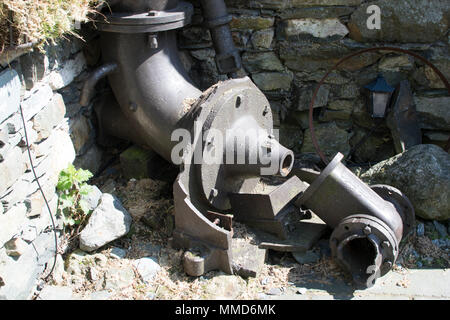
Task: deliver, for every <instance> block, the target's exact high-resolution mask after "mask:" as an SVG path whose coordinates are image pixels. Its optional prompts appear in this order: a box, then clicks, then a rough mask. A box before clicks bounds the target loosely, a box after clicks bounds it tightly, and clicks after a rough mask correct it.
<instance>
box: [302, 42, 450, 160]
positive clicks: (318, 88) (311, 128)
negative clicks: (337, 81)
mask: <svg viewBox="0 0 450 320" xmlns="http://www.w3.org/2000/svg"><path fill="white" fill-rule="evenodd" d="M379 50H386V51H394V52H400V53H404V54H408V55H410V56H413V57H414V58H417V59H419V60H421V61H422V62H424V63H425V64H427V65H428V66H429V67H430V68H431V69H433V71H434V72H436V74H437V75H438V76H439V78H440V79H441V80H442V82H443V83H444V85H445V87H446V88H447V91H448V93H449V94H450V84H449V82H448V80H447V79H446V78H445V76H444V75H443V74H442V72H441V71H440V70H439V69H438V68H437V67H436V66H435V65H434V64H432V63H431V62H430V61H428V60H427V59H425V58H424V57H422V56H420V55H418V54H416V53H414V52H412V51H410V50H406V49H400V48H395V47H375V48H369V49H363V50H360V51H357V52H354V53H352V54H349V55H348V56H346V57H344V58H342V59H341V60H339V61H338V62H337V63H336V64H335V65H334V67H332V68H331V69H330V70H329V71H328V72H327V73H326V74H325V75H324V76H323V78H322V79H321V80H320V81H319V85H318V86H317V88H316V90H315V91H314V94H313V97H312V99H311V103H310V105H309V130H310V132H311V140H312V142H313V145H314V148H315V149H316V152H317V154H318V155H319V156H320V158H321V159H322V161H323V163H325V164H326V165H327V164H328V163H329V161H328V159H327V158H326V157H325V155H324V154H323V152H322V150H321V149H320V146H319V143H318V142H317V138H316V134H315V131H314V123H313V110H314V103H315V101H316V97H317V94H318V93H319V90H320V87H322V85H323V84H324V82H325V80H326V79H327V78H328V76H329V75H330V73H331V72H333V71H334V70H336V69H337V67H339V66H340V65H341V64H342V63H344V62H345V61H347V60H349V59H351V58H353V57H355V56H358V55H361V54H363V53H366V52H371V51H379ZM449 150H450V139H449V140H448V142H447V146H446V150H445V151H447V152H448V151H449Z"/></svg>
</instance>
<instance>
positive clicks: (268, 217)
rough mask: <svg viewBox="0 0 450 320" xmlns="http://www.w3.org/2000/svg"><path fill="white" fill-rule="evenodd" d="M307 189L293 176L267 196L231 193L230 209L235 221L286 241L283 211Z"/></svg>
mask: <svg viewBox="0 0 450 320" xmlns="http://www.w3.org/2000/svg"><path fill="white" fill-rule="evenodd" d="M307 188H308V184H305V183H303V182H302V181H301V180H300V179H299V178H298V177H296V176H294V177H292V178H290V179H289V180H287V181H286V182H285V183H283V184H282V185H280V186H278V187H277V188H276V189H275V190H273V191H271V192H269V193H267V194H256V193H233V194H231V195H230V202H231V207H232V210H233V214H234V218H235V219H236V221H239V222H242V223H245V224H246V225H248V226H251V227H255V228H258V229H260V230H263V231H266V232H268V233H271V234H274V235H276V236H278V237H279V238H281V239H287V231H286V228H285V226H284V225H283V219H282V218H283V216H284V215H283V214H281V213H282V212H283V209H284V208H286V206H287V205H288V204H289V203H290V202H292V201H294V200H295V199H296V198H297V196H298V195H299V194H300V193H301V192H303V191H305V190H306V189H307Z"/></svg>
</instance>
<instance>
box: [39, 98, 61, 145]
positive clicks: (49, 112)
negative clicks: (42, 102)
mask: <svg viewBox="0 0 450 320" xmlns="http://www.w3.org/2000/svg"><path fill="white" fill-rule="evenodd" d="M65 113H66V106H65V105H64V100H63V98H62V96H61V95H60V94H55V95H54V96H53V98H52V99H51V100H50V102H49V103H48V104H47V105H46V106H45V107H44V108H43V109H42V110H41V111H39V113H38V114H36V115H35V116H34V117H33V129H34V130H36V131H37V132H38V134H39V141H40V140H42V139H45V138H48V137H49V136H50V133H51V132H52V129H53V128H54V127H56V126H57V125H58V124H59V123H61V121H62V120H63V119H64V115H65Z"/></svg>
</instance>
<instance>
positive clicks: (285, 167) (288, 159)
mask: <svg viewBox="0 0 450 320" xmlns="http://www.w3.org/2000/svg"><path fill="white" fill-rule="evenodd" d="M293 166H294V156H293V155H292V154H290V153H288V154H287V155H285V156H284V158H283V159H282V160H281V167H280V174H281V175H282V176H283V177H286V176H287V175H288V174H289V173H291V170H292V167H293Z"/></svg>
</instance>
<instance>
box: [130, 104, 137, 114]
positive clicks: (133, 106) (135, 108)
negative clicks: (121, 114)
mask: <svg viewBox="0 0 450 320" xmlns="http://www.w3.org/2000/svg"><path fill="white" fill-rule="evenodd" d="M129 107H130V111H133V112H135V111H136V110H137V109H138V106H137V104H136V103H134V102H131V103H130V106H129Z"/></svg>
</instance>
